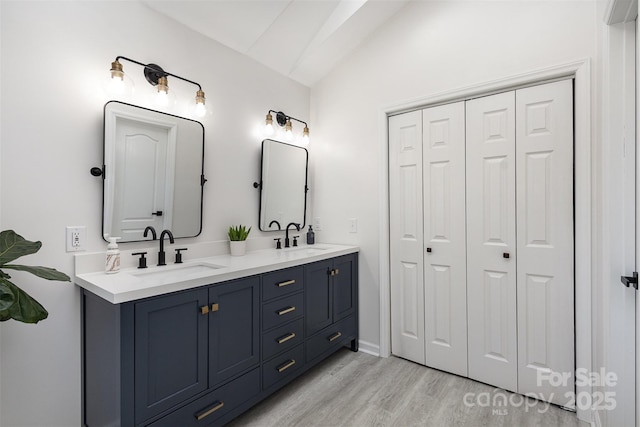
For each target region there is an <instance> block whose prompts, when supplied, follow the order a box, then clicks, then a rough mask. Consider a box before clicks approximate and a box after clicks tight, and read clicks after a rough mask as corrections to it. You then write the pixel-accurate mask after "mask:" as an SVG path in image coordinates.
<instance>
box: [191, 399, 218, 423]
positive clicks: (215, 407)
mask: <svg viewBox="0 0 640 427" xmlns="http://www.w3.org/2000/svg"><path fill="white" fill-rule="evenodd" d="M223 406H224V402H218V403H216V404H215V405H213V406H212V407H211V408H209V409H205V410H203V411H202V412H200V413H198V414H196V419H197V420H198V421H200V420H201V419H203V418H206V417H208V416H209V415H211V414H213V413H214V412H216V411H217V410H218V409H222V407H223Z"/></svg>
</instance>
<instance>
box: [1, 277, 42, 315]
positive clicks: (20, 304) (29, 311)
mask: <svg viewBox="0 0 640 427" xmlns="http://www.w3.org/2000/svg"><path fill="white" fill-rule="evenodd" d="M0 283H2V284H3V285H4V286H6V287H8V288H9V289H10V290H11V292H13V294H14V296H15V301H14V302H13V304H11V305H10V306H9V307H8V308H7V309H5V310H0V321H4V320H9V319H15V320H17V321H19V322H24V323H38V322H39V321H40V320H44V319H46V318H47V317H48V316H49V313H48V312H47V310H45V308H44V307H43V306H42V305H40V303H39V302H38V301H36V300H35V299H33V298H31V296H30V295H29V294H28V293H26V292H25V291H23V290H22V289H20V288H19V287H17V286H16V285H14V284H13V283H11V282H9V281H8V280H6V279H0Z"/></svg>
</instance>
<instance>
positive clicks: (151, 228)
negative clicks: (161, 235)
mask: <svg viewBox="0 0 640 427" xmlns="http://www.w3.org/2000/svg"><path fill="white" fill-rule="evenodd" d="M149 231H150V232H151V236H152V237H153V238H152V239H151V240H156V239H157V238H158V235H157V234H156V229H155V228H153V227H152V226H150V225H148V226H147V228H145V229H144V237H147V234H148V233H149Z"/></svg>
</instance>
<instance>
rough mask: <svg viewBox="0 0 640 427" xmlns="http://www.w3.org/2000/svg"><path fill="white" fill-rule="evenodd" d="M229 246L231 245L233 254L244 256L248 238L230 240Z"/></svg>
mask: <svg viewBox="0 0 640 427" xmlns="http://www.w3.org/2000/svg"><path fill="white" fill-rule="evenodd" d="M229 246H230V247H231V255H233V256H242V255H244V254H245V253H246V252H247V241H246V240H230V241H229Z"/></svg>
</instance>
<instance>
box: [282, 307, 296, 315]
mask: <svg viewBox="0 0 640 427" xmlns="http://www.w3.org/2000/svg"><path fill="white" fill-rule="evenodd" d="M295 309H296V308H295V307H293V306H292V307H288V308H283V309H282V310H280V311H278V316H282V315H283V314H287V313H291V312H292V311H295Z"/></svg>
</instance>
